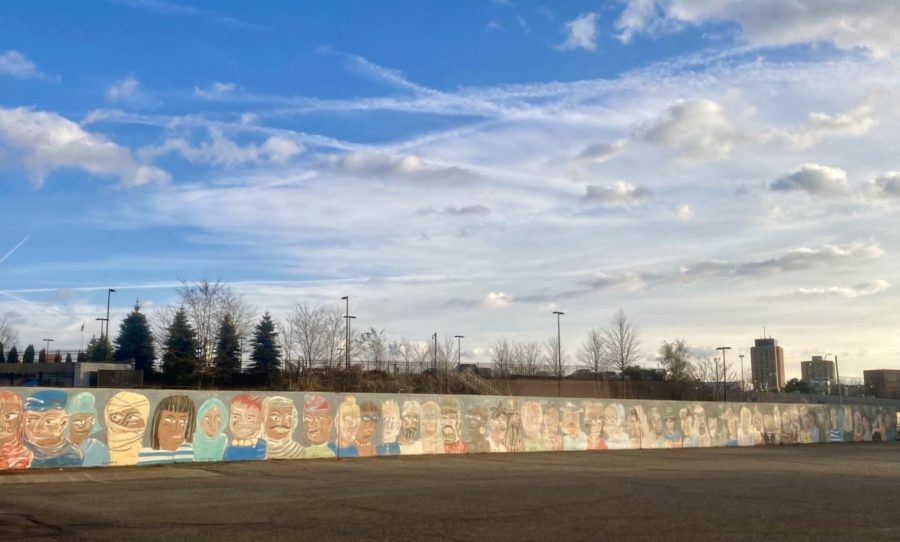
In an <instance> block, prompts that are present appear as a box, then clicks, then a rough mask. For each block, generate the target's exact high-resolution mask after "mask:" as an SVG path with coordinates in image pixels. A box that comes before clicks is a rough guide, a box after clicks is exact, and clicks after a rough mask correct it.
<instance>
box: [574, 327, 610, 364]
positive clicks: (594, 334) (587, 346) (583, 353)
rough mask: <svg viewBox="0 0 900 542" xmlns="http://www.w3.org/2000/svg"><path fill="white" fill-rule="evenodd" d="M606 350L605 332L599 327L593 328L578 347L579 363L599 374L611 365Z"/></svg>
mask: <svg viewBox="0 0 900 542" xmlns="http://www.w3.org/2000/svg"><path fill="white" fill-rule="evenodd" d="M605 352H606V342H605V341H604V340H603V333H602V332H601V331H600V330H599V329H591V330H590V331H588V334H587V337H585V338H584V342H583V343H581V346H580V347H579V349H578V354H577V356H578V363H579V365H581V366H582V367H583V368H585V369H587V370H589V371H591V372H592V373H594V374H598V373H600V372H601V371H605V370H606V369H607V368H608V367H609V365H607V358H606V356H605V355H604V354H605Z"/></svg>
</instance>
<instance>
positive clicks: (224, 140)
mask: <svg viewBox="0 0 900 542" xmlns="http://www.w3.org/2000/svg"><path fill="white" fill-rule="evenodd" d="M208 135H209V140H208V141H203V142H200V143H199V144H197V145H193V144H192V143H191V142H190V141H188V140H187V139H186V138H181V137H179V138H169V139H167V140H166V141H165V142H163V143H162V144H160V145H157V146H151V147H145V148H143V149H141V151H140V154H141V156H143V157H145V158H146V159H152V158H156V157H157V156H163V155H166V154H169V153H172V152H175V153H178V154H180V155H181V156H182V157H184V158H185V159H186V160H188V161H189V162H193V163H197V164H209V165H214V166H222V167H226V168H234V167H238V166H242V165H248V164H250V165H256V164H263V163H270V164H285V163H287V162H289V161H290V160H291V159H293V158H294V157H296V156H297V155H299V154H300V153H302V152H303V151H304V147H303V145H302V144H300V143H298V142H297V141H294V140H293V139H289V138H287V137H283V136H270V137H268V138H267V139H266V140H265V141H263V143H262V144H260V145H257V144H255V143H248V144H246V145H240V144H238V143H236V142H235V141H232V140H231V139H228V137H226V136H225V135H224V134H223V133H222V130H220V129H218V128H209V129H208Z"/></svg>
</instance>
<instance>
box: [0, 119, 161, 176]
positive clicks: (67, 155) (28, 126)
mask: <svg viewBox="0 0 900 542" xmlns="http://www.w3.org/2000/svg"><path fill="white" fill-rule="evenodd" d="M4 155H5V156H6V157H7V159H8V160H9V161H10V162H11V163H13V164H14V165H16V166H18V167H22V168H23V169H24V170H25V171H26V172H27V174H28V176H29V177H30V178H31V180H32V182H34V183H35V184H36V185H38V186H40V185H41V184H43V181H44V178H45V177H46V176H47V175H48V174H49V173H50V172H52V171H53V170H56V169H60V168H67V167H71V168H79V169H83V170H85V171H87V172H89V173H93V174H96V175H104V176H114V177H118V178H119V179H120V180H121V182H122V184H123V185H125V186H140V185H144V184H151V183H165V182H168V181H170V180H171V176H170V175H169V173H167V172H166V171H164V170H162V169H160V168H158V167H156V166H153V165H150V164H145V163H140V162H138V161H137V160H135V159H134V157H133V156H132V154H131V152H130V151H129V150H128V149H126V148H123V147H120V146H119V145H116V144H115V143H114V142H112V141H110V140H109V139H107V138H106V137H104V136H102V135H99V134H93V133H90V132H86V131H85V130H84V129H83V128H82V127H81V126H80V125H78V124H77V123H75V122H72V121H70V120H68V119H66V118H65V117H62V116H60V115H57V114H56V113H50V112H45V111H35V110H33V109H29V108H24V107H19V108H15V109H3V108H0V157H2V156H4Z"/></svg>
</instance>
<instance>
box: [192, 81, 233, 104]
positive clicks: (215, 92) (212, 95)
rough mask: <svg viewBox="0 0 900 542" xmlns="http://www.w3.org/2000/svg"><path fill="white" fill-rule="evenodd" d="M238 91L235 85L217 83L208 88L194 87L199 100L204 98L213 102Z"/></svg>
mask: <svg viewBox="0 0 900 542" xmlns="http://www.w3.org/2000/svg"><path fill="white" fill-rule="evenodd" d="M235 90H237V85H236V84H234V83H220V82H218V81H217V82H215V83H213V84H211V85H209V86H208V87H207V88H202V87H194V95H195V96H197V97H199V98H204V99H207V100H213V99H217V98H222V97H224V96H228V95H229V94H231V93H233V92H234V91H235Z"/></svg>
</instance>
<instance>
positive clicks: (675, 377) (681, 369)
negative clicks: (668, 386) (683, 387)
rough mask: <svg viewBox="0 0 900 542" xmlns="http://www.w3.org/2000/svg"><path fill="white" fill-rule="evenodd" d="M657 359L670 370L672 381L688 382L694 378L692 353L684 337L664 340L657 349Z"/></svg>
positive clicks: (669, 375)
mask: <svg viewBox="0 0 900 542" xmlns="http://www.w3.org/2000/svg"><path fill="white" fill-rule="evenodd" d="M656 360H657V361H658V362H659V364H660V366H661V367H663V368H664V369H665V370H666V371H667V372H668V377H669V380H671V381H672V382H687V381H689V380H693V378H694V370H693V369H694V366H693V365H691V353H690V349H689V348H688V346H687V342H685V340H684V339H675V340H674V341H663V342H662V343H661V344H660V345H659V350H657V356H656Z"/></svg>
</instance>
